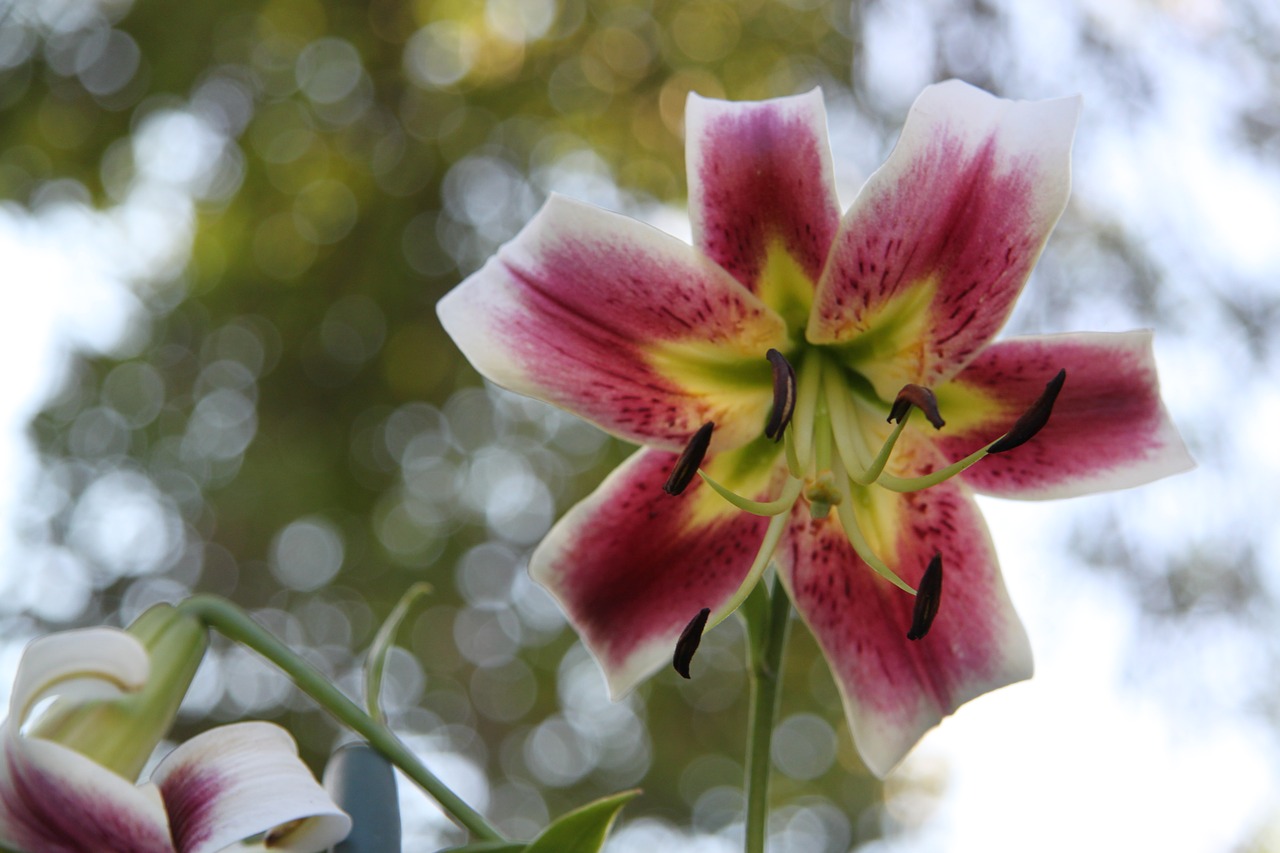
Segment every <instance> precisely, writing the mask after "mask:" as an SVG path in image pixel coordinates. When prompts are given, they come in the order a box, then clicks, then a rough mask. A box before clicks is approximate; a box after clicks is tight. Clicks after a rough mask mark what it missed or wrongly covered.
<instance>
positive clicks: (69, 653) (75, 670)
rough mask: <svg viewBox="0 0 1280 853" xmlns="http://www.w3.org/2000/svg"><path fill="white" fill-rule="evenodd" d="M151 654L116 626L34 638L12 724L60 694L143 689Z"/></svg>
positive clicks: (13, 697) (110, 694) (81, 697)
mask: <svg viewBox="0 0 1280 853" xmlns="http://www.w3.org/2000/svg"><path fill="white" fill-rule="evenodd" d="M150 669H151V659H150V658H149V657H148V655H147V650H146V648H145V647H144V646H143V645H142V643H140V642H139V641H138V640H137V638H135V637H133V636H132V635H130V634H127V633H125V632H124V631H121V630H119V629H116V628H81V629H79V630H74V631H60V632H58V633H56V634H48V635H46V636H43V637H38V638H36V639H35V640H32V641H31V642H30V643H29V644H27V647H26V649H25V650H23V652H22V658H21V660H20V661H19V663H18V674H17V677H16V678H15V679H14V684H13V693H12V694H10V697H9V725H11V726H13V727H15V728H18V727H21V726H22V725H23V724H24V723H25V722H26V717H27V714H28V713H29V712H30V710H31V708H32V706H33V705H35V704H36V703H37V702H39V701H40V700H41V699H43V698H44V697H46V696H48V695H51V694H54V693H56V694H58V695H60V696H63V697H64V698H69V699H73V700H75V701H90V700H93V699H113V698H115V697H117V696H119V695H120V694H122V693H133V692H137V691H139V690H141V689H142V688H143V687H144V686H145V685H146V683H147V675H148V673H149V672H150Z"/></svg>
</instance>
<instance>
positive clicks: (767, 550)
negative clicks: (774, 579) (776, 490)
mask: <svg viewBox="0 0 1280 853" xmlns="http://www.w3.org/2000/svg"><path fill="white" fill-rule="evenodd" d="M790 523H791V516H790V515H789V514H787V513H780V514H778V515H775V516H774V517H773V518H772V519H771V520H770V521H769V527H768V528H767V529H766V530H765V532H764V539H763V540H762V541H761V542H760V550H759V551H757V552H756V559H755V562H753V563H752V564H751V569H750V570H749V571H748V572H747V577H746V579H744V580H743V581H742V585H741V586H739V587H738V591H737V592H735V593H734V594H733V598H731V599H729V601H728V602H727V603H726V604H725V605H724V607H723V608H722V609H721V610H720V611H719V612H720V613H724V614H728V613H732V612H733V611H735V610H737V609H738V605H740V604H742V602H744V601H746V599H747V596H748V595H750V594H751V591H752V590H753V589H755V587H756V582H757V581H758V580H760V575H761V574H763V573H764V569H765V566H767V565H769V561H770V560H772V559H773V552H774V551H775V550H777V548H778V542H779V541H780V540H781V539H782V532H783V531H784V530H786V529H787V525H788V524H790ZM720 618H723V617H720ZM717 621H718V620H717ZM708 627H710V625H708Z"/></svg>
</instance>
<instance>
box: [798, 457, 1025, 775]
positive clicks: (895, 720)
mask: <svg viewBox="0 0 1280 853" xmlns="http://www.w3.org/2000/svg"><path fill="white" fill-rule="evenodd" d="M874 500H875V501H876V502H877V503H881V504H883V506H880V507H879V508H878V515H879V516H880V517H879V518H878V519H876V520H873V521H872V522H871V523H869V524H868V526H869V527H870V528H872V529H870V530H868V531H864V532H867V533H868V535H869V538H872V539H873V540H876V539H882V537H883V535H884V534H888V535H890V536H892V535H893V533H894V532H896V537H894V538H890V539H889V542H888V547H884V543H883V542H882V543H881V547H880V548H879V549H878V550H879V551H880V555H881V556H882V557H883V558H884V559H885V560H886V561H887V562H889V563H890V565H892V566H894V567H895V569H896V570H897V571H898V572H899V574H901V575H902V577H903V579H904V580H906V581H907V582H908V583H910V584H912V585H913V586H915V585H918V584H919V582H920V578H921V576H922V575H923V574H924V570H925V568H926V567H927V566H928V564H929V562H930V560H931V559H932V558H933V557H934V555H935V554H936V553H941V555H942V564H943V566H944V567H945V571H946V577H947V579H946V584H945V591H944V592H943V595H942V598H941V603H940V606H939V608H938V613H937V616H936V617H935V619H934V621H933V624H932V627H931V628H930V630H929V633H928V635H927V636H925V637H924V638H922V639H920V640H917V641H910V640H908V639H907V631H908V629H909V628H910V627H911V624H912V610H913V608H914V605H915V599H914V598H913V597H912V596H910V595H908V594H905V593H904V592H902V591H901V590H899V589H898V588H897V587H895V586H893V585H892V584H890V583H889V582H888V581H886V580H884V579H882V578H880V577H879V576H877V575H876V574H875V573H874V572H873V571H872V570H871V569H870V568H869V567H868V566H867V565H866V564H864V563H863V562H862V561H861V560H860V559H859V558H858V556H857V555H856V554H855V553H854V552H853V549H852V548H851V547H850V545H849V542H848V537H846V536H845V534H844V531H843V530H842V529H841V528H840V523H839V521H838V520H837V519H836V515H835V513H832V514H831V515H829V516H827V518H825V519H823V520H822V521H812V520H811V519H810V518H809V513H808V512H807V510H805V509H804V508H802V507H797V512H796V513H795V515H794V516H793V518H792V526H791V530H790V532H789V541H788V544H787V546H785V547H783V548H781V549H779V552H778V561H779V565H780V567H781V573H780V576H781V577H782V580H783V582H784V583H785V584H786V585H787V591H788V592H789V593H790V595H791V598H792V601H793V602H795V606H796V610H797V611H798V612H799V613H800V615H801V617H803V619H804V621H805V624H807V625H808V626H809V630H810V631H811V632H812V633H813V635H814V637H815V638H816V639H817V641H818V644H819V646H820V647H821V648H822V651H823V654H824V655H825V656H826V659H827V662H828V664H830V666H831V671H832V674H833V675H834V676H835V681H836V686H837V687H838V688H839V690H840V695H841V697H842V699H843V700H844V707H845V713H846V715H847V717H848V719H849V727H850V729H851V730H852V732H853V740H854V743H855V744H856V745H857V748H858V752H859V754H861V755H862V758H863V760H864V761H865V762H866V764H867V767H868V769H870V770H871V772H873V773H875V774H876V775H877V776H880V777H883V776H885V775H886V774H888V773H889V771H891V770H892V769H893V768H894V767H895V766H896V765H897V764H898V762H899V761H901V760H902V758H903V756H904V755H906V754H907V752H908V751H909V750H910V749H911V747H913V746H914V745H915V744H916V742H917V741H918V740H919V739H920V738H921V736H923V735H924V733H925V732H927V731H928V730H929V729H931V728H933V727H934V726H935V725H937V724H938V723H939V722H940V721H941V720H942V718H943V717H945V716H947V715H948V714H951V713H952V712H954V711H955V710H956V709H957V708H958V707H959V706H960V705H962V704H964V703H965V702H968V701H969V700H970V699H973V698H975V697H977V696H980V695H982V694H983V693H986V692H988V691H991V690H995V689H996V688H998V687H1002V686H1004V685H1006V684H1010V683H1013V682H1015V681H1020V680H1022V679H1025V678H1030V677H1031V672H1032V664H1031V649H1030V646H1029V644H1028V642H1027V635H1026V632H1025V631H1024V630H1023V627H1022V623H1021V622H1019V621H1018V617H1017V614H1015V613H1014V611H1013V607H1012V605H1011V604H1010V603H1009V596H1008V593H1007V592H1006V591H1005V587H1004V582H1003V580H1002V579H1001V577H1000V570H999V568H998V566H997V563H996V556H995V551H994V549H993V548H992V545H991V539H990V536H989V535H988V533H987V528H986V525H985V524H984V523H983V521H982V516H981V515H980V513H979V512H978V509H977V507H976V506H975V505H974V503H973V500H972V498H971V497H970V496H969V494H968V490H967V489H965V488H964V486H963V485H959V484H956V483H954V482H948V483H944V484H942V485H940V486H935V487H934V488H931V489H928V490H926V491H923V492H915V493H911V494H906V495H897V496H890V495H889V493H887V492H884V491H883V490H877V495H876V497H875V498H874ZM877 528H879V529H878V531H877ZM885 528H892V530H886V529H885Z"/></svg>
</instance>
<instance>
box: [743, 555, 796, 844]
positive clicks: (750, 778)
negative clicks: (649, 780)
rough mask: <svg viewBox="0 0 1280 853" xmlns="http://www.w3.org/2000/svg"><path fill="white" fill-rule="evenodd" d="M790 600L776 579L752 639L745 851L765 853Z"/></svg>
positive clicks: (789, 620) (788, 626) (788, 627)
mask: <svg viewBox="0 0 1280 853" xmlns="http://www.w3.org/2000/svg"><path fill="white" fill-rule="evenodd" d="M790 617H791V600H790V599H789V598H787V591H786V590H785V589H783V587H782V583H781V581H779V580H777V579H776V578H775V579H774V581H773V591H772V593H771V594H770V598H769V609H768V618H767V619H766V620H764V624H763V625H762V626H760V628H759V629H758V630H759V633H758V634H757V637H758V638H759V639H758V640H754V641H753V642H751V709H750V716H749V717H748V720H747V834H746V845H745V850H746V853H764V844H765V839H766V838H767V837H768V834H769V767H770V765H771V763H772V761H771V759H772V755H771V752H770V748H771V746H772V742H773V721H774V718H775V717H776V716H777V714H778V697H779V694H778V687H779V685H780V684H781V682H782V652H783V650H784V649H785V648H786V644H787V633H788V630H789V629H790V624H791V619H790Z"/></svg>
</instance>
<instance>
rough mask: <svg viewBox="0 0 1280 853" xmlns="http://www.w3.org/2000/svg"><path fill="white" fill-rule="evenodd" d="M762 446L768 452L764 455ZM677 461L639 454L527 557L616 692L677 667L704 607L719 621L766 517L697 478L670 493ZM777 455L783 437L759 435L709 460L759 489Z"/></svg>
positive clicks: (715, 471)
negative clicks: (680, 648)
mask: <svg viewBox="0 0 1280 853" xmlns="http://www.w3.org/2000/svg"><path fill="white" fill-rule="evenodd" d="M762 446H763V448H767V451H768V452H767V454H766V455H758V454H760V453H761V450H762ZM753 457H756V458H753ZM675 460H676V456H675V455H674V454H671V453H664V452H661V451H655V450H648V449H642V450H640V451H637V452H636V453H635V454H633V455H632V456H631V457H630V458H629V459H627V461H626V462H624V463H623V464H622V465H621V466H619V467H618V468H617V469H616V470H615V471H614V472H613V473H612V474H610V475H609V477H608V478H607V479H606V480H605V481H604V482H603V483H602V484H601V485H600V487H599V488H598V489H596V491H595V492H594V493H592V494H591V495H590V496H589V497H587V498H586V500H584V501H582V502H581V503H579V504H578V505H577V506H575V507H573V508H572V509H571V510H569V512H568V513H566V514H565V516H564V518H562V519H561V520H560V521H559V522H558V523H557V524H556V526H555V527H554V528H552V530H551V532H550V533H549V534H547V537H546V538H545V539H544V540H543V541H542V544H540V545H539V546H538V548H537V550H535V551H534V553H533V556H532V557H531V558H530V560H529V573H530V574H531V575H532V576H533V579H534V580H536V581H537V582H538V583H540V584H542V585H543V586H544V587H546V588H547V589H548V590H549V591H550V592H551V594H552V595H553V596H554V597H555V598H556V599H557V600H558V601H559V602H560V605H561V607H562V608H563V609H564V611H565V612H566V613H567V614H568V616H569V620H570V621H571V622H572V623H573V626H574V628H575V629H577V631H578V634H579V636H581V637H582V639H583V642H584V643H585V644H586V646H587V649H588V650H589V651H590V652H591V654H592V655H593V656H594V657H595V659H596V661H597V662H598V663H599V664H600V667H601V669H602V670H604V673H605V677H606V679H607V680H608V682H609V692H610V694H611V695H612V696H613V697H614V698H615V699H617V698H619V697H621V696H623V695H625V694H626V693H628V692H629V691H630V690H631V689H632V688H633V687H634V686H635V685H636V683H637V682H639V681H640V680H641V679H643V678H644V677H646V676H648V675H649V674H651V673H653V672H654V671H655V670H657V669H658V668H660V667H662V666H663V665H665V664H669V663H670V661H671V655H672V652H673V651H674V649H675V646H676V641H677V639H679V637H680V632H681V631H683V630H684V628H685V626H686V625H688V623H689V620H690V619H692V618H693V617H694V616H695V615H697V613H698V611H700V610H701V609H702V608H704V607H709V608H711V620H710V622H711V624H714V623H716V622H718V621H720V620H721V619H723V618H724V617H725V616H726V615H727V614H728V613H729V612H731V611H732V610H733V608H734V607H736V606H737V603H738V600H739V596H738V593H739V591H740V590H741V589H742V588H743V587H744V586H746V585H747V584H748V583H749V579H748V575H749V573H750V569H751V567H752V562H753V559H754V558H755V556H756V551H757V549H758V547H759V545H760V542H761V540H762V539H763V537H764V532H765V528H766V527H767V525H768V520H767V519H765V518H761V517H757V516H754V515H748V514H747V513H744V512H742V511H740V510H738V509H737V508H736V507H733V506H730V505H729V504H728V503H727V502H726V501H724V500H723V499H722V498H720V496H719V495H717V494H715V492H713V491H712V490H711V488H710V487H709V486H707V485H706V484H705V483H704V482H702V481H701V480H700V479H695V480H694V481H693V483H692V484H691V485H690V486H689V488H688V489H686V490H685V492H684V493H683V494H682V495H680V496H679V497H672V496H671V495H668V494H666V493H665V492H663V491H662V484H663V482H664V481H665V480H666V478H667V474H668V472H669V471H670V469H671V466H672V465H673V464H674V463H675ZM776 460H777V449H776V445H774V444H773V442H771V441H768V440H767V439H764V438H761V439H759V440H758V441H757V442H755V443H753V444H752V445H750V446H749V447H747V448H743V449H742V450H739V451H735V452H732V453H726V454H723V455H722V456H719V457H717V458H716V459H714V460H712V461H711V462H710V463H708V464H707V465H706V466H704V467H706V468H707V469H708V470H709V472H710V473H712V475H713V476H716V478H717V479H718V480H720V481H721V482H724V483H726V485H729V486H730V487H731V488H734V489H735V490H736V491H738V493H739V494H752V495H760V496H762V497H763V496H764V495H765V494H766V493H767V492H768V489H769V486H770V485H771V483H772V482H773V480H774V479H775V478H774V475H775V473H776V465H775V462H776ZM722 478H723V479H722Z"/></svg>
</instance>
